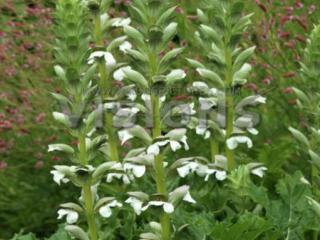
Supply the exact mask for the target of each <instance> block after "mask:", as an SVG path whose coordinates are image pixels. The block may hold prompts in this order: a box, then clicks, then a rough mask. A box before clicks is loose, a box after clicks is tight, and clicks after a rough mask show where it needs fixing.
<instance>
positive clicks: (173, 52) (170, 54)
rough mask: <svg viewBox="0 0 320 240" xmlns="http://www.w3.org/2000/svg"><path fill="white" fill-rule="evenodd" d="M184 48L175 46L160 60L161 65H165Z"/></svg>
mask: <svg viewBox="0 0 320 240" xmlns="http://www.w3.org/2000/svg"><path fill="white" fill-rule="evenodd" d="M183 50H184V48H174V49H172V50H171V51H169V52H167V53H166V54H165V55H164V56H163V58H162V59H161V61H160V65H165V64H167V63H168V62H169V61H171V60H172V59H173V58H176V57H177V56H178V55H179V54H180V53H182V52H183Z"/></svg>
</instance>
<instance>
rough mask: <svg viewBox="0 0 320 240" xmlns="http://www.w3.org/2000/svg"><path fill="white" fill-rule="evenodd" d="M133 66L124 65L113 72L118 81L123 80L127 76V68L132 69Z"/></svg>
mask: <svg viewBox="0 0 320 240" xmlns="http://www.w3.org/2000/svg"><path fill="white" fill-rule="evenodd" d="M131 69H132V68H131V67H130V66H126V67H122V68H119V69H118V70H116V71H115V72H114V73H113V78H114V79H115V80H117V81H122V80H123V79H124V78H125V76H126V75H125V73H124V71H126V70H131Z"/></svg>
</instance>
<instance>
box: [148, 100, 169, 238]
mask: <svg viewBox="0 0 320 240" xmlns="http://www.w3.org/2000/svg"><path fill="white" fill-rule="evenodd" d="M151 99H152V106H153V108H152V113H153V129H152V132H153V139H156V138H157V137H159V136H161V114H160V99H159V97H158V96H154V95H151ZM155 172H156V184H157V192H158V193H159V194H161V195H163V196H164V197H165V200H167V199H168V190H167V186H166V181H167V180H166V173H165V169H164V162H163V155H162V154H159V155H157V156H156V157H155ZM160 223H161V227H162V238H163V240H169V239H171V226H170V216H169V215H168V214H167V213H162V215H161V217H160Z"/></svg>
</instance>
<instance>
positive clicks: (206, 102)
mask: <svg viewBox="0 0 320 240" xmlns="http://www.w3.org/2000/svg"><path fill="white" fill-rule="evenodd" d="M199 102H200V108H201V109H202V110H210V109H211V108H212V107H214V106H216V105H217V104H216V102H214V101H213V100H212V99H209V98H202V97H200V98H199Z"/></svg>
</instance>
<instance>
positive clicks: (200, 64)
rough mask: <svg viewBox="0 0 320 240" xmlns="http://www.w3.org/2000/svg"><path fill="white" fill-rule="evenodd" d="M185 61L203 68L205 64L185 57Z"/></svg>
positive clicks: (194, 66) (195, 66)
mask: <svg viewBox="0 0 320 240" xmlns="http://www.w3.org/2000/svg"><path fill="white" fill-rule="evenodd" d="M187 61H188V63H189V64H190V65H191V67H193V68H205V66H204V65H203V64H202V63H201V62H199V61H197V60H194V59H190V58H187Z"/></svg>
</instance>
